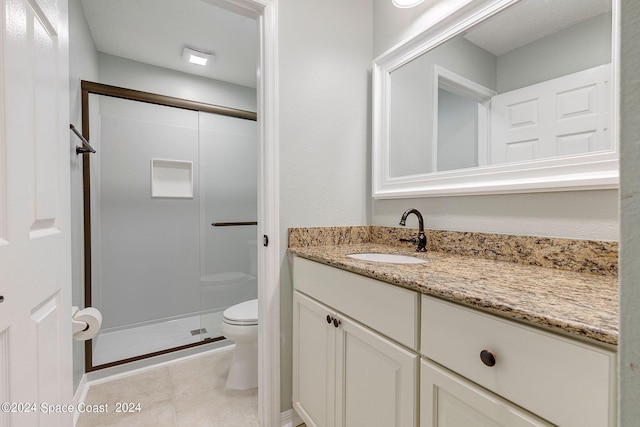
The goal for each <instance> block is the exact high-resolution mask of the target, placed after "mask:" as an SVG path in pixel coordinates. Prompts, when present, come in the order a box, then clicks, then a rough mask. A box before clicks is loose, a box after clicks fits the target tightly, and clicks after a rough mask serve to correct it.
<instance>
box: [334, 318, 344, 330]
mask: <svg viewBox="0 0 640 427" xmlns="http://www.w3.org/2000/svg"><path fill="white" fill-rule="evenodd" d="M341 323H342V322H341V321H340V320H338V319H333V326H335V327H336V328H337V327H338V326H340V324H341Z"/></svg>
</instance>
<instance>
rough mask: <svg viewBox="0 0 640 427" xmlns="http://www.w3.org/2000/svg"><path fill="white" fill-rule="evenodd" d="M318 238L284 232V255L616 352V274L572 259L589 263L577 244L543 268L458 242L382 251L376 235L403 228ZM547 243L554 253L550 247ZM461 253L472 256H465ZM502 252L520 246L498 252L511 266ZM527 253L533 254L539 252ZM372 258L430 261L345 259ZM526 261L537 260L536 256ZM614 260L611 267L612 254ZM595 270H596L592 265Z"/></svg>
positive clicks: (332, 231) (314, 232)
mask: <svg viewBox="0 0 640 427" xmlns="http://www.w3.org/2000/svg"><path fill="white" fill-rule="evenodd" d="M318 231H319V230H318V229H291V230H290V234H289V237H290V242H289V246H290V247H289V251H290V252H291V253H293V254H295V255H298V256H301V257H303V258H307V259H310V260H313V261H317V262H321V263H323V264H327V265H331V266H334V267H337V268H341V269H344V270H347V271H351V272H353V273H357V274H362V275H365V276H368V277H372V278H374V279H378V280H382V281H385V282H388V283H392V284H395V285H398V286H403V287H405V288H409V289H414V290H416V291H418V292H421V293H424V294H428V295H432V296H436V297H440V298H443V299H446V300H449V301H453V302H457V303H461V304H465V305H467V306H472V307H475V308H479V309H481V310H484V311H488V312H490V313H493V314H497V315H500V316H504V317H507V318H512V319H517V320H521V321H524V322H527V323H530V324H533V325H536V326H540V327H544V328H546V329H551V330H554V331H556V332H560V333H566V334H569V335H572V336H576V337H582V338H587V339H590V340H595V341H598V342H602V343H607V344H614V345H615V344H617V342H618V325H619V322H618V280H617V276H615V275H614V274H613V272H614V271H617V267H616V268H613V267H610V268H601V267H598V268H595V269H593V267H592V264H591V262H586V261H585V260H584V259H582V258H581V257H580V256H578V255H576V253H579V254H582V255H585V254H586V258H587V261H588V256H589V250H593V249H589V250H586V249H583V248H584V246H581V245H580V243H579V241H567V243H573V242H578V243H576V244H577V245H578V247H579V248H581V249H579V250H578V249H575V248H574V249H570V248H571V246H570V248H569V249H567V248H566V247H565V246H559V248H561V249H562V250H561V251H559V252H558V251H557V250H550V251H551V253H553V254H554V255H553V256H548V257H547V258H545V257H544V256H543V257H542V259H543V260H544V259H550V260H555V261H553V262H554V263H559V266H557V265H555V264H554V266H555V267H558V268H549V267H542V266H540V265H532V264H534V263H523V262H522V261H518V262H505V261H504V260H503V259H504V258H499V257H498V254H495V253H494V252H493V251H489V252H490V253H493V254H494V255H495V256H496V257H495V258H494V259H487V258H485V257H483V256H477V254H475V251H476V250H478V251H481V252H482V251H485V250H484V248H483V247H482V242H481V241H478V240H476V241H474V242H472V244H470V245H469V246H465V245H464V242H461V243H460V245H463V246H462V248H458V249H455V250H451V251H449V250H447V251H435V250H432V251H430V252H427V253H416V252H415V251H414V250H413V247H411V245H410V244H402V246H400V245H398V244H396V243H395V241H393V242H392V241H389V242H388V243H389V244H385V243H380V242H381V241H382V242H384V241H385V239H384V238H383V239H381V240H380V239H379V238H378V237H376V236H375V235H376V233H382V234H387V235H393V236H394V237H393V239H395V238H396V237H397V233H400V234H402V233H403V232H404V229H397V230H396V229H390V230H389V229H387V230H385V229H384V228H380V229H377V227H331V228H325V229H323V233H322V234H324V238H325V239H323V238H322V237H318V236H319V234H318ZM414 232H415V230H411V229H409V233H410V234H409V237H413V234H414ZM458 237H459V236H458ZM526 239H534V240H535V239H539V238H526ZM526 239H525V241H526ZM542 240H543V241H545V242H543V243H542V247H543V248H544V247H545V245H546V244H547V242H546V240H547V239H542ZM548 240H551V241H556V240H566V239H548ZM391 243H393V244H391ZM598 243H602V242H593V245H595V247H596V248H598ZM520 244H522V243H520ZM548 244H549V245H550V246H551V247H553V246H554V243H553V242H551V243H548ZM473 245H477V246H475V247H476V249H473V247H474V246H473ZM555 245H558V243H557V242H556V243H555ZM591 245H592V243H587V245H586V247H587V248H590V247H591ZM605 246H606V244H605ZM454 247H455V246H454ZM468 247H471V249H467V248H468ZM505 247H508V248H513V247H516V248H517V247H519V246H518V245H515V246H513V245H507V246H501V247H500V251H502V252H504V253H505V254H509V255H507V256H506V259H507V260H510V259H509V257H511V256H512V253H511V252H510V251H511V249H509V250H507V249H504V248H505ZM534 249H535V250H533V249H532V252H536V251H538V250H539V248H534ZM555 249H558V247H556V248H555ZM455 251H462V252H463V253H470V254H472V255H476V256H468V255H466V256H465V255H459V254H456V253H453V252H455ZM585 251H586V252H585ZM372 252H373V253H397V254H404V255H413V256H418V257H421V258H425V259H427V260H428V261H429V262H428V263H426V264H417V265H409V264H386V263H375V262H368V261H360V260H356V259H353V258H349V257H347V256H346V255H347V254H351V253H372ZM502 252H501V253H502ZM521 253H525V254H526V251H525V250H524V249H521V250H516V252H515V254H516V255H517V254H521ZM562 253H567V254H568V255H567V258H572V257H573V258H572V260H571V261H570V262H565V260H564V259H562V258H561V257H560V255H561V254H562ZM602 253H603V255H604V258H606V259H609V262H612V261H611V259H613V254H610V253H607V251H606V249H602ZM559 254H560V255H559ZM516 255H513V256H516ZM528 256H529V257H531V255H528ZM533 259H534V260H539V259H540V258H539V257H538V256H537V255H536V256H534V257H533ZM615 259H616V261H617V254H616V257H615ZM585 262H586V263H585ZM605 264H606V263H605ZM573 265H576V266H577V268H576V269H577V270H579V271H570V270H568V267H567V266H573ZM584 265H587V266H589V267H588V268H587V270H588V271H595V273H598V274H594V273H585V272H584V271H580V270H581V269H583V266H584ZM595 265H602V263H597V262H596V263H595ZM616 265H617V262H616Z"/></svg>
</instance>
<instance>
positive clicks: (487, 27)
mask: <svg viewBox="0 0 640 427" xmlns="http://www.w3.org/2000/svg"><path fill="white" fill-rule="evenodd" d="M609 11H611V0H523V1H521V2H519V3H517V4H515V5H514V6H512V7H510V8H509V9H507V10H506V11H503V12H501V13H499V14H497V15H496V16H494V17H493V18H491V19H489V20H487V21H486V22H484V23H482V24H480V25H479V26H477V27H476V28H474V29H473V30H471V31H469V32H468V33H467V34H466V35H465V38H466V39H467V40H469V41H470V42H472V43H474V44H476V45H478V46H480V47H482V48H483V49H485V50H487V51H489V52H491V53H493V54H494V55H496V56H500V55H502V54H504V53H507V52H509V51H511V50H513V49H515V48H518V47H520V46H524V45H526V44H529V43H531V42H533V41H535V40H538V39H540V38H542V37H545V36H548V35H551V34H554V33H557V32H558V31H561V30H564V29H565V28H569V27H571V26H573V25H575V24H577V23H579V22H582V21H585V20H587V19H589V18H593V17H595V16H597V15H600V14H602V13H605V12H609Z"/></svg>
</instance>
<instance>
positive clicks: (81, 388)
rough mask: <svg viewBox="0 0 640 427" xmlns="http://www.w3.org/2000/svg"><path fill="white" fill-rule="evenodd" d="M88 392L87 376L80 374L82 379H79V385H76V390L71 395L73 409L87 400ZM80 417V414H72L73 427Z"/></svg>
mask: <svg viewBox="0 0 640 427" xmlns="http://www.w3.org/2000/svg"><path fill="white" fill-rule="evenodd" d="M88 392H89V383H88V382H87V374H82V378H81V379H80V383H79V384H78V388H76V392H75V393H74V394H73V407H74V408H77V407H78V405H79V404H80V403H83V402H84V401H85V399H86V398H87V393H88ZM79 417H80V412H78V411H74V412H73V427H75V426H76V424H77V423H78V418H79Z"/></svg>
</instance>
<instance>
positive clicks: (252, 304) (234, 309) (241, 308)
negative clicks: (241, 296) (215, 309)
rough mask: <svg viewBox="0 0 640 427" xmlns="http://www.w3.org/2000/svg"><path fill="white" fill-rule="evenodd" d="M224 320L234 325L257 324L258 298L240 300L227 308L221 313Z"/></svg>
mask: <svg viewBox="0 0 640 427" xmlns="http://www.w3.org/2000/svg"><path fill="white" fill-rule="evenodd" d="M222 316H223V317H224V320H225V322H228V323H232V324H234V325H240V324H241V325H257V324H258V300H257V299H253V300H250V301H245V302H241V303H240V304H236V305H234V306H231V307H229V308H227V309H226V310H225V311H224V312H223V313H222Z"/></svg>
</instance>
